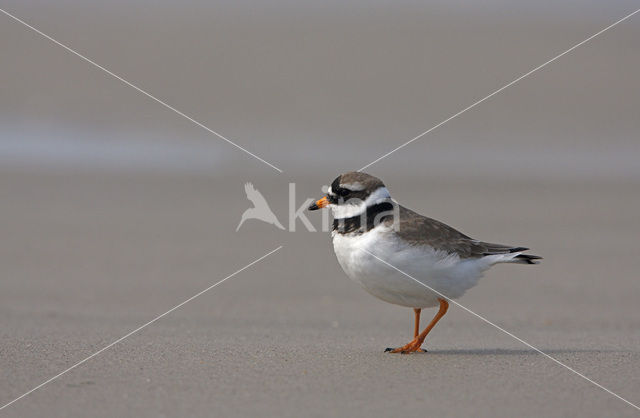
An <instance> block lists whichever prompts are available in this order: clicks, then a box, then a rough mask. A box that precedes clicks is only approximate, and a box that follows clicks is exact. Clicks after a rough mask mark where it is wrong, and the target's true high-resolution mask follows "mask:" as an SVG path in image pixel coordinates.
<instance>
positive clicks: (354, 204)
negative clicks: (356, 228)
mask: <svg viewBox="0 0 640 418" xmlns="http://www.w3.org/2000/svg"><path fill="white" fill-rule="evenodd" d="M390 197H391V195H390V194H389V190H387V188H386V187H378V188H377V189H376V191H375V192H373V193H371V194H370V195H369V197H367V198H366V199H365V200H360V199H351V200H347V201H346V202H344V203H343V204H341V205H335V204H331V205H329V207H330V208H331V213H332V214H333V217H334V218H335V219H344V218H352V217H354V216H360V215H362V214H363V213H364V212H365V211H366V210H367V208H368V207H370V206H373V205H375V204H376V203H380V201H381V200H385V199H389V198H390Z"/></svg>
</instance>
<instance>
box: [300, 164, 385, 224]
mask: <svg viewBox="0 0 640 418" xmlns="http://www.w3.org/2000/svg"><path fill="white" fill-rule="evenodd" d="M390 197H391V196H390V195H389V191H388V190H387V188H386V187H385V185H384V183H383V182H382V180H380V179H379V178H377V177H374V176H372V175H369V174H366V173H360V172H358V171H351V172H349V173H345V174H341V175H339V176H338V177H337V178H336V179H335V180H334V181H333V182H332V183H331V186H330V187H329V190H327V195H326V196H325V197H323V198H322V199H320V200H318V201H316V202H315V203H313V204H312V205H311V206H309V208H308V209H309V210H317V209H321V208H324V207H329V208H330V209H331V211H332V212H333V217H334V218H336V219H341V218H349V217H352V216H358V215H360V214H362V213H363V212H365V211H366V210H367V208H369V207H371V206H373V205H376V204H378V203H380V202H381V201H385V200H386V201H388V200H389V199H390Z"/></svg>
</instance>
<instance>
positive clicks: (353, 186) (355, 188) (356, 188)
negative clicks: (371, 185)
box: [340, 181, 366, 192]
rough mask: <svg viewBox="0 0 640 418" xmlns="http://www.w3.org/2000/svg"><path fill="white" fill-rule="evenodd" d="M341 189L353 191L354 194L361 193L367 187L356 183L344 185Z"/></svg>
mask: <svg viewBox="0 0 640 418" xmlns="http://www.w3.org/2000/svg"><path fill="white" fill-rule="evenodd" d="M340 187H344V188H345V189H348V190H351V191H352V192H360V191H362V190H364V189H366V187H365V186H364V185H363V184H362V183H360V182H359V181H355V182H353V183H343V184H341V185H340Z"/></svg>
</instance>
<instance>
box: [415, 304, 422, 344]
mask: <svg viewBox="0 0 640 418" xmlns="http://www.w3.org/2000/svg"><path fill="white" fill-rule="evenodd" d="M420 312H422V309H420V308H413V314H414V315H415V323H416V325H415V327H414V328H413V338H417V337H418V334H419V333H420Z"/></svg>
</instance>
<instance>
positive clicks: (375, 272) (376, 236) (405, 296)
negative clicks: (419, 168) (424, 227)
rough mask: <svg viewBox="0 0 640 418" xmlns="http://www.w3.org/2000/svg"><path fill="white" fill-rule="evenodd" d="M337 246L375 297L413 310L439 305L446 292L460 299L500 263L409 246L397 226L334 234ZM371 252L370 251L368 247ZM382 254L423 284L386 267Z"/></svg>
mask: <svg viewBox="0 0 640 418" xmlns="http://www.w3.org/2000/svg"><path fill="white" fill-rule="evenodd" d="M333 249H334V251H335V253H336V256H337V258H338V262H339V263H340V266H342V269H343V270H344V272H345V273H346V274H347V276H349V277H350V278H351V279H352V280H354V281H356V282H357V283H359V284H360V285H362V286H363V287H364V288H365V290H366V291H367V292H369V293H371V294H372V295H373V296H376V297H377V298H380V299H382V300H384V301H386V302H389V303H393V304H396V305H402V306H407V307H411V308H427V307H431V306H437V305H438V298H439V297H442V296H440V295H438V294H437V293H435V292H433V291H431V290H429V288H427V287H425V285H426V286H428V287H430V288H432V289H434V290H436V291H438V292H440V293H441V294H442V295H444V296H446V297H448V298H450V299H455V298H458V297H460V296H462V295H463V294H464V292H465V291H466V290H467V289H469V288H471V287H473V286H475V285H476V284H477V282H478V279H479V278H480V277H482V273H483V272H484V271H485V270H486V269H488V268H489V267H491V265H492V264H493V263H494V262H495V261H494V260H492V259H491V258H489V257H484V258H481V259H463V260H461V259H460V258H459V257H458V256H456V255H447V254H443V253H441V252H437V251H434V250H433V249H431V248H430V247H425V246H421V247H418V246H409V245H407V244H406V243H404V242H403V241H401V240H400V239H398V238H397V237H396V236H395V235H394V233H393V230H392V229H390V228H388V227H386V226H384V225H379V226H377V227H376V228H374V229H372V230H370V231H368V232H366V233H364V234H360V235H356V234H349V235H341V234H337V233H333ZM363 250H366V251H363ZM367 251H368V252H370V253H373V254H375V255H376V256H377V257H379V258H381V259H382V260H385V261H386V262H387V263H389V264H391V265H392V266H394V267H396V268H397V269H399V270H401V271H403V272H404V273H406V274H408V275H409V276H411V277H413V278H415V279H416V280H418V281H419V282H420V283H422V284H420V283H417V282H416V281H415V280H413V279H411V278H409V277H407V276H406V275H404V274H402V273H400V272H399V271H397V270H394V269H393V268H391V267H389V266H388V265H385V264H384V263H383V262H381V261H380V260H378V259H376V258H375V257H374V256H372V255H371V254H369V253H368V252H367Z"/></svg>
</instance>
